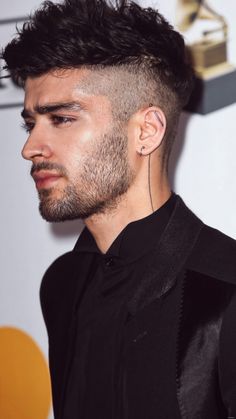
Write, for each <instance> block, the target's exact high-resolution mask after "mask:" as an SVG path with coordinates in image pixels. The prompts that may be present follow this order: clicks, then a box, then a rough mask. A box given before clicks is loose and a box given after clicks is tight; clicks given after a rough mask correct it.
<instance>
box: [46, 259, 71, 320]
mask: <svg viewBox="0 0 236 419" xmlns="http://www.w3.org/2000/svg"><path fill="white" fill-rule="evenodd" d="M77 264H78V254H76V252H74V251H71V252H68V253H66V254H64V255H62V256H60V257H59V258H58V259H56V260H55V261H54V262H53V263H52V264H51V265H50V266H49V268H48V269H47V271H46V272H45V274H44V276H43V279H42V282H41V287H40V302H41V307H42V312H43V315H44V319H45V320H46V318H48V317H49V316H51V315H52V314H53V312H54V311H56V310H58V309H60V310H64V305H65V298H66V301H70V300H72V298H73V295H74V292H75V288H76V281H75V272H76V267H77Z"/></svg>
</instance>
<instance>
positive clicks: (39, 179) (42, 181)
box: [32, 171, 61, 190]
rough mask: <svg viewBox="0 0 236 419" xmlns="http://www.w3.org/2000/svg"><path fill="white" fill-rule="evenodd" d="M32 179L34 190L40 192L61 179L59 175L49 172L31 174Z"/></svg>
mask: <svg viewBox="0 0 236 419" xmlns="http://www.w3.org/2000/svg"><path fill="white" fill-rule="evenodd" d="M32 177H33V179H34V181H35V185H36V188H37V189H38V190H40V189H47V188H51V187H52V186H53V185H55V183H56V182H57V181H58V179H60V178H61V175H59V174H57V173H53V172H50V171H39V172H34V173H32Z"/></svg>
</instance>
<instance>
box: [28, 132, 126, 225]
mask: <svg viewBox="0 0 236 419" xmlns="http://www.w3.org/2000/svg"><path fill="white" fill-rule="evenodd" d="M78 166H80V168H81V169H78V173H77V174H76V175H75V176H74V177H73V179H72V180H70V181H69V176H68V172H67V170H66V169H65V168H64V167H62V166H60V165H58V164H53V163H49V162H48V163H47V162H42V163H39V164H36V165H33V167H32V169H31V172H32V173H33V172H34V171H37V170H40V169H45V170H51V169H56V170H57V172H58V173H59V174H61V175H62V176H64V177H65V178H67V179H68V184H67V186H65V187H64V188H60V189H59V188H57V191H56V192H57V198H56V197H54V188H49V189H42V190H40V191H39V200H40V204H39V210H40V213H41V215H42V217H43V218H44V219H45V220H47V221H51V222H60V221H67V220H75V219H85V218H88V217H90V216H92V215H95V214H102V213H105V212H107V211H109V210H113V209H115V208H116V207H117V204H118V202H119V201H120V199H121V197H122V195H124V194H125V193H126V192H127V190H128V189H129V187H130V185H131V184H132V181H133V179H134V172H133V170H132V169H131V167H130V165H129V161H128V139H127V136H126V135H125V134H119V135H117V134H116V132H115V129H113V131H112V132H110V133H109V134H105V135H103V136H102V137H100V138H99V139H95V141H94V144H93V148H92V150H91V151H90V152H89V153H88V155H87V156H86V157H84V158H82V159H81V160H80V163H78ZM55 188H56V187H55Z"/></svg>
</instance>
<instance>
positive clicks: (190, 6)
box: [177, 0, 236, 114]
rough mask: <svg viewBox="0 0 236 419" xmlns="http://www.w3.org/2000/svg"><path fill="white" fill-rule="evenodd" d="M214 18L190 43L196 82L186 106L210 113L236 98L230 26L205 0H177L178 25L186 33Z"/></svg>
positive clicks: (235, 72) (195, 110) (188, 108)
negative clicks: (231, 58)
mask: <svg viewBox="0 0 236 419" xmlns="http://www.w3.org/2000/svg"><path fill="white" fill-rule="evenodd" d="M206 20H207V21H208V22H214V23H215V24H216V25H215V27H212V28H208V29H204V30H203V29H202V31H201V33H200V39H199V40H197V41H194V42H191V43H189V45H188V51H189V54H190V59H191V61H192V64H193V67H194V70H195V74H196V84H195V89H194V91H193V94H192V96H191V98H190V102H189V104H188V105H187V107H186V110H190V111H193V112H197V113H201V114H207V113H209V112H212V111H214V110H216V109H220V108H223V107H224V106H227V105H230V104H232V103H234V102H236V69H235V67H233V66H232V65H231V64H230V63H229V62H228V61H227V34H228V26H227V23H226V21H225V19H224V17H223V16H221V15H220V14H218V13H217V12H216V11H214V10H213V9H212V7H211V6H210V5H209V4H208V2H207V1H204V0H178V6H177V27H178V29H179V30H180V31H181V32H182V33H184V32H185V31H187V30H190V29H191V28H192V27H193V25H196V23H197V22H200V23H201V22H204V21H206Z"/></svg>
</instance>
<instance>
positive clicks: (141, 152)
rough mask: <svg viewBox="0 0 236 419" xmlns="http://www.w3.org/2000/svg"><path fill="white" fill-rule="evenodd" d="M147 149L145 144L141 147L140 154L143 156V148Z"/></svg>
mask: <svg viewBox="0 0 236 419" xmlns="http://www.w3.org/2000/svg"><path fill="white" fill-rule="evenodd" d="M144 149H145V147H144V145H143V146H142V147H141V149H140V151H139V152H138V154H139V155H140V156H142V154H143V150H144Z"/></svg>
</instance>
